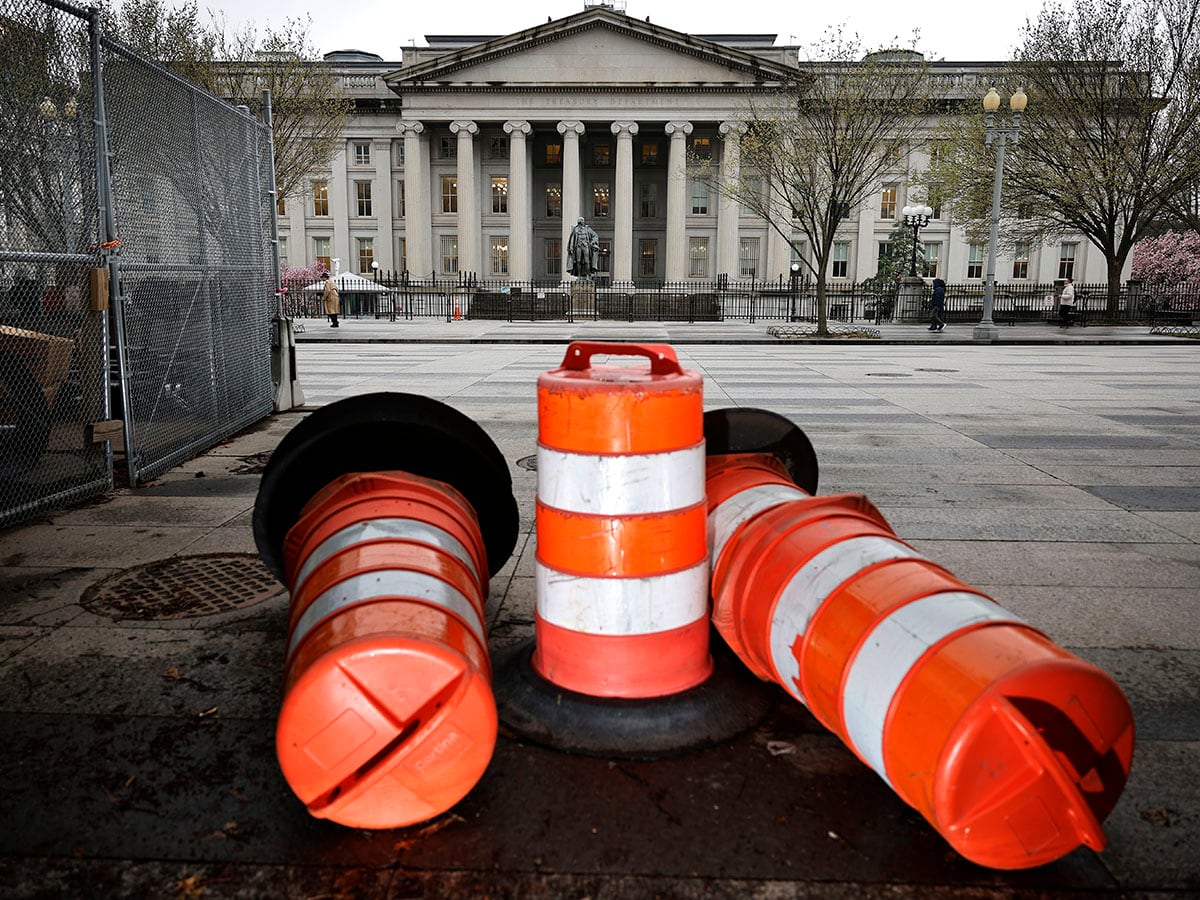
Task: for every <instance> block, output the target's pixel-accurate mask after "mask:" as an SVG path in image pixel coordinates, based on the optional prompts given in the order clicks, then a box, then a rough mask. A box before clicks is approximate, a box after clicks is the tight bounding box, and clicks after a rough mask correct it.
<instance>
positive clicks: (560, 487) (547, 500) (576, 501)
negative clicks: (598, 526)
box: [537, 443, 705, 516]
mask: <svg viewBox="0 0 1200 900" xmlns="http://www.w3.org/2000/svg"><path fill="white" fill-rule="evenodd" d="M704 467H705V456H704V444H703V443H700V444H697V445H696V446H694V447H687V448H685V449H683V450H672V451H670V452H667V453H645V454H632V455H627V456H615V455H614V456H609V455H602V454H590V453H562V452H560V451H558V450H551V449H549V448H547V447H542V446H540V445H539V446H538V451H537V469H538V473H537V497H538V500H540V501H541V502H542V503H544V504H545V505H546V506H550V507H553V508H554V509H558V510H562V511H564V512H573V513H584V514H592V515H598V516H631V515H644V514H647V513H662V512H674V511H675V510H679V509H686V508H687V507H689V506H695V505H696V504H697V503H703V502H704Z"/></svg>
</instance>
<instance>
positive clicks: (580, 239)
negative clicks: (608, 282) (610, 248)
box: [567, 216, 600, 278]
mask: <svg viewBox="0 0 1200 900" xmlns="http://www.w3.org/2000/svg"><path fill="white" fill-rule="evenodd" d="M599 270H600V238H599V237H597V236H596V232H595V231H593V230H592V229H591V227H590V226H588V224H587V223H586V222H584V221H583V216H580V217H579V221H578V222H576V223H575V227H574V228H572V229H571V236H570V237H569V238H567V271H568V272H570V273H571V274H572V275H574V276H576V277H577V278H588V277H590V276H591V275H592V273H593V272H597V271H599Z"/></svg>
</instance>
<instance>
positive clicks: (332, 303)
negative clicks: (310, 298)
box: [321, 272, 342, 328]
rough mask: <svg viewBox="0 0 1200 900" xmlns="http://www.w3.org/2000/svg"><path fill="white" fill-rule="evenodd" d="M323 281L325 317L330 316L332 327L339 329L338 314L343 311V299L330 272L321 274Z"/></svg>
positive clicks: (322, 297)
mask: <svg viewBox="0 0 1200 900" xmlns="http://www.w3.org/2000/svg"><path fill="white" fill-rule="evenodd" d="M321 281H322V283H323V284H324V287H322V288H321V302H322V303H324V304H325V315H327V316H329V324H330V326H331V327H333V328H337V327H338V320H337V317H338V313H340V312H341V311H342V298H341V297H340V296H338V290H337V285H335V284H334V283H333V279H332V278H330V277H329V273H328V272H322V273H321Z"/></svg>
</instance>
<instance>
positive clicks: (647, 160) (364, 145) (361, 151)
mask: <svg viewBox="0 0 1200 900" xmlns="http://www.w3.org/2000/svg"><path fill="white" fill-rule="evenodd" d="M508 144H509V139H508V137H507V136H504V137H501V136H499V135H497V136H494V137H491V138H489V139H488V144H487V158H488V159H490V160H502V159H508ZM394 146H395V150H396V164H397V165H399V166H403V165H404V144H403V143H402V142H396V144H395V145H394ZM562 146H563V145H562V143H561V142H560V141H551V142H549V143H547V144H545V146H544V147H543V153H542V158H543V159H544V161H545V164H546V165H548V166H559V165H562ZM435 150H436V156H437V158H438V159H457V158H458V138H457V137H453V136H447V135H442V136H441V137H439V138H438V142H437V146H436V148H435ZM588 150H589V153H590V162H591V165H592V166H593V167H604V166H611V165H612V164H613V159H614V155H613V147H612V143H611V142H610V141H603V140H601V141H592V142H591V143H589V145H588ZM691 150H692V154H693V155H694V156H695V157H697V158H699V159H711V158H712V138H710V137H705V136H703V135H695V136H693V137H692V139H691ZM350 159H351V164H352V165H355V166H369V165H371V159H372V149H371V142H370V141H351V142H350ZM638 159H639V160H640V162H641V164H642V165H643V166H657V165H658V162H659V152H658V143H657V142H656V141H641V142H640V143H639V145H638Z"/></svg>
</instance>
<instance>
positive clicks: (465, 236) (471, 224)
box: [450, 122, 483, 276]
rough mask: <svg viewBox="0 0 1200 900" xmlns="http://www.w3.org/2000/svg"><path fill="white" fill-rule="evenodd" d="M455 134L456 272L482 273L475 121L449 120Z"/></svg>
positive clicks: (476, 128)
mask: <svg viewBox="0 0 1200 900" xmlns="http://www.w3.org/2000/svg"><path fill="white" fill-rule="evenodd" d="M450 131H451V133H453V134H456V135H458V168H457V172H456V174H457V176H458V271H460V272H469V273H472V274H475V275H480V276H482V274H483V273H481V272H480V270H479V241H480V237H479V235H480V227H479V226H480V220H479V187H478V185H476V184H475V135H477V134H479V126H478V125H476V124H475V123H474V122H451V123H450Z"/></svg>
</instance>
